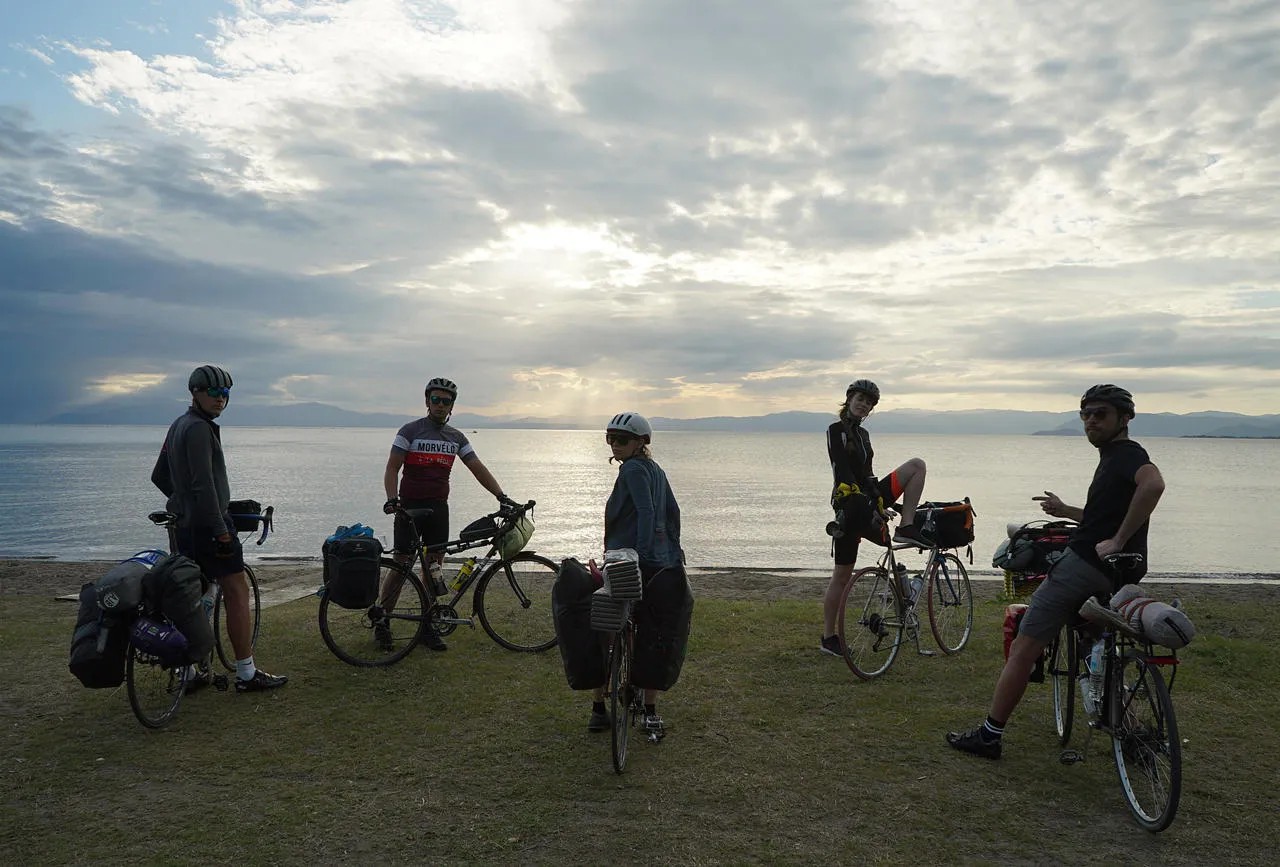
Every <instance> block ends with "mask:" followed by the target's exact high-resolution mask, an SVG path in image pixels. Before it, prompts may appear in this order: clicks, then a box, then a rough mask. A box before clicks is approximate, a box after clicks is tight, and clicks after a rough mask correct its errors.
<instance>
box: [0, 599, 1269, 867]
mask: <svg viewBox="0 0 1280 867" xmlns="http://www.w3.org/2000/svg"><path fill="white" fill-rule="evenodd" d="M980 592H982V593H984V594H985V595H986V596H988V597H990V595H991V593H992V592H993V591H991V590H982V591H980ZM1180 593H1181V595H1182V598H1183V599H1184V601H1186V602H1187V603H1188V605H1189V608H1190V610H1191V612H1192V614H1193V616H1194V618H1195V620H1196V622H1197V625H1198V626H1199V628H1200V630H1201V636H1200V637H1199V638H1198V639H1197V641H1196V642H1195V644H1193V645H1192V646H1191V647H1190V648H1188V649H1187V651H1186V652H1184V654H1183V657H1184V659H1185V664H1184V665H1183V666H1182V667H1181V671H1180V673H1179V675H1178V680H1177V684H1176V688H1175V690H1174V698H1175V702H1176V705H1177V709H1178V716H1179V722H1180V725H1181V727H1182V735H1183V737H1184V738H1185V739H1186V743H1185V744H1184V787H1183V800H1182V807H1181V810H1180V812H1179V815H1178V818H1177V820H1176V822H1175V823H1174V825H1173V827H1172V828H1171V829H1170V830H1168V831H1167V832H1165V833H1163V834H1160V835H1151V834H1147V833H1146V832H1143V831H1141V830H1140V829H1138V828H1137V827H1136V826H1135V825H1134V824H1133V823H1132V822H1131V821H1130V819H1129V815H1128V810H1127V808H1126V807H1125V804H1124V802H1123V799H1122V795H1121V793H1120V789H1119V786H1118V783H1117V780H1116V774H1115V767H1114V764H1113V763H1112V761H1111V758H1110V745H1109V742H1106V741H1104V739H1103V738H1101V737H1095V738H1094V739H1093V741H1092V743H1091V744H1090V750H1089V761H1088V762H1086V763H1085V764H1082V765H1076V766H1064V765H1061V764H1059V763H1058V761H1057V755H1058V748H1057V746H1056V741H1055V739H1054V738H1053V736H1052V719H1051V706H1050V698H1049V692H1048V686H1047V685H1035V684H1033V685H1032V686H1031V687H1030V688H1029V692H1028V696H1027V699H1026V700H1025V701H1024V703H1023V706H1022V708H1021V709H1020V711H1019V713H1018V715H1017V716H1016V717H1015V719H1014V721H1013V725H1012V726H1011V727H1010V729H1009V731H1008V733H1007V735H1006V747H1005V748H1006V752H1005V758H1004V759H1003V760H1001V761H1000V762H987V761H983V760H980V759H974V758H971V757H969V756H964V755H960V754H958V753H955V752H953V751H952V750H950V749H948V748H947V747H946V746H945V744H944V743H943V733H944V732H945V731H946V730H947V729H948V728H953V727H960V726H969V725H972V724H973V723H975V722H976V721H978V720H980V719H981V718H982V716H983V714H984V713H985V709H986V704H987V702H988V700H989V698H990V692H991V688H992V685H993V683H994V679H995V676H996V674H997V672H998V670H999V666H1000V664H1001V661H1002V659H1001V633H1000V629H1001V623H1002V619H1003V610H1004V605H1003V603H1001V602H998V601H996V600H994V599H992V598H986V599H980V602H979V606H978V611H977V616H976V632H975V634H974V636H973V638H972V639H971V643H970V646H969V648H968V649H967V650H966V651H965V652H964V653H962V654H961V655H959V656H958V657H954V658H934V659H925V658H922V657H918V656H915V655H914V654H913V653H912V654H904V655H902V656H901V657H900V658H899V660H898V661H897V663H896V664H895V666H894V668H893V669H892V670H891V671H890V672H889V674H888V675H887V676H885V677H883V678H881V679H880V680H878V681H875V682H872V683H861V682H858V681H856V680H855V679H854V678H853V677H852V675H851V674H850V673H849V671H848V669H847V668H845V666H844V664H843V663H842V662H840V661H838V660H835V659H832V658H830V657H826V656H822V655H820V654H818V653H817V652H816V644H817V634H816V631H815V628H814V618H815V609H816V603H815V602H806V603H800V602H776V603H762V602H732V601H719V600H701V601H699V603H698V607H697V609H696V610H695V614H694V634H693V638H692V641H691V644H690V651H689V658H688V662H687V663H686V665H685V669H684V674H683V676H682V678H681V681H680V683H679V684H678V685H677V687H676V688H675V689H674V690H673V691H672V692H671V693H670V694H669V695H668V696H667V697H666V698H665V700H664V702H663V703H662V704H661V705H660V708H661V710H662V711H663V713H664V716H665V717H666V720H667V722H668V725H669V731H670V734H669V735H668V737H667V739H666V740H665V741H664V742H663V743H662V744H660V745H658V746H649V745H647V744H643V743H636V744H634V745H633V755H632V760H631V766H630V767H629V768H628V771H627V773H626V774H625V775H623V776H617V775H615V774H614V773H613V770H612V767H611V765H610V760H609V745H608V735H607V734H605V735H598V734H590V733H588V732H587V731H586V730H585V722H586V717H587V711H588V701H587V700H586V697H585V696H584V695H582V694H574V693H571V692H569V691H568V690H567V689H566V687H565V684H564V678H563V673H562V671H561V667H560V659H559V656H558V654H557V653H556V652H555V651H552V652H551V653H550V654H544V655H541V656H537V657H527V656H517V655H514V654H510V653H508V652H506V651H503V650H501V649H499V648H498V647H497V646H496V645H494V644H493V643H492V642H491V641H490V640H489V639H488V638H487V637H486V636H485V635H484V634H483V632H480V631H478V630H477V631H476V632H474V633H473V632H469V631H467V632H460V633H456V634H455V635H454V636H453V637H452V639H451V645H452V647H451V649H450V650H449V652H448V653H447V654H443V655H441V654H432V653H429V652H427V651H425V650H421V649H420V650H418V651H416V652H415V653H414V654H412V655H411V656H410V657H409V658H408V659H406V660H405V661H404V662H402V663H401V664H400V665H398V666H397V667H395V668H392V669H391V670H387V671H367V670H357V669H354V668H350V667H348V666H345V665H343V664H342V663H341V662H339V661H338V660H336V659H335V658H333V657H332V656H331V655H330V654H329V653H328V651H327V650H326V649H325V648H324V646H323V644H322V643H321V641H320V637H319V633H318V631H317V629H316V625H315V613H316V603H315V600H314V599H306V600H301V601H299V602H294V603H291V604H288V605H284V606H281V607H278V608H273V609H270V610H268V611H266V612H265V613H264V633H263V639H262V641H261V643H260V645H259V649H258V659H259V660H260V661H261V662H263V663H264V665H265V667H267V668H268V669H269V670H272V671H276V670H279V671H282V672H284V673H288V674H289V675H291V677H292V682H291V684H290V685H289V686H288V687H287V688H286V689H284V690H282V691H280V692H278V693H275V694H270V695H266V696H237V695H234V694H233V693H230V694H221V693H215V692H212V691H206V692H202V693H200V694H198V695H196V696H193V697H192V698H191V699H190V700H189V701H188V702H186V703H184V705H183V707H182V709H181V712H180V715H179V718H178V720H177V721H176V722H175V723H174V724H173V725H172V726H171V727H170V728H168V729H166V730H163V731H160V732H150V731H146V730H144V729H143V728H142V727H141V726H139V725H138V723H137V722H136V721H135V720H134V719H133V716H132V714H131V713H130V711H129V707H128V699H127V697H126V695H125V693H124V690H123V688H121V689H120V690H102V691H90V690H85V689H82V688H81V687H80V686H79V684H78V683H77V682H76V681H75V680H74V679H73V678H72V677H71V676H70V675H69V674H68V673H67V670H66V651H67V645H68V643H69V635H70V632H71V627H72V622H73V619H74V610H73V609H74V606H70V605H66V604H65V603H55V602H51V601H46V600H45V599H39V598H32V597H17V598H8V599H5V600H3V609H0V684H3V686H2V687H0V724H2V725H3V729H2V731H0V785H3V793H0V851H2V852H5V853H7V854H6V856H5V857H4V860H5V861H6V862H8V863H15V864H17V863H21V864H74V863H90V862H93V863H97V864H101V863H173V864H181V863H209V862H210V861H219V862H223V861H225V862H236V863H243V864H273V863H287V864H300V863H305V864H329V863H340V862H366V861H367V862H373V861H376V862H377V863H380V864H410V863H422V862H424V861H426V860H428V859H431V860H439V861H443V862H444V863H467V862H470V863H588V862H593V863H599V862H603V861H606V860H613V861H618V862H631V861H638V860H640V859H642V858H647V859H651V860H653V861H656V862H659V863H679V864H740V863H778V862H788V863H817V862H834V863H858V864H867V863H870V864H882V863H883V864H896V863H906V862H916V861H922V860H923V861H927V862H930V863H979V862H1005V863H1019V864H1021V863H1045V864H1051V863H1073V864H1076V863H1104V862H1115V861H1118V860H1124V861H1133V862H1137V863H1153V864H1202V863H1214V862H1221V861H1225V860H1228V859H1229V860H1231V861H1233V862H1234V863H1235V864H1262V863H1264V862H1265V863H1274V858H1273V856H1274V853H1275V851H1276V850H1277V849H1280V822H1277V813H1276V806H1275V794H1274V792H1275V789H1274V785H1275V780H1276V779H1277V768H1278V766H1280V763H1278V762H1277V755H1278V754H1280V745H1278V744H1277V739H1276V736H1275V732H1276V730H1277V729H1276V722H1275V720H1276V715H1277V712H1278V711H1280V701H1278V699H1280V666H1276V665H1275V664H1274V663H1273V662H1272V663H1268V662H1266V660H1267V659H1269V658H1271V654H1270V653H1269V652H1266V650H1265V647H1266V645H1264V640H1265V639H1266V638H1268V637H1270V636H1274V635H1276V634H1280V633H1278V628H1280V609H1278V608H1277V607H1276V606H1275V604H1274V603H1275V602H1276V601H1280V588H1275V589H1272V590H1270V591H1267V592H1263V593H1261V594H1260V595H1261V596H1262V597H1264V600H1263V601H1268V602H1269V603H1270V604H1259V599H1258V598H1257V597H1258V595H1259V594H1252V595H1253V596H1254V597H1255V598H1254V600H1253V601H1251V602H1249V603H1247V604H1245V603H1240V602H1233V601H1231V596H1230V593H1229V592H1223V591H1219V590H1213V589H1210V588H1189V589H1186V590H1185V591H1182V590H1180Z"/></svg>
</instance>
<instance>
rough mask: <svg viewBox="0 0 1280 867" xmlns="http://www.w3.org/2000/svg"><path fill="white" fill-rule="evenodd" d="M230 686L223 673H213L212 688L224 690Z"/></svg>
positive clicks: (219, 690)
mask: <svg viewBox="0 0 1280 867" xmlns="http://www.w3.org/2000/svg"><path fill="white" fill-rule="evenodd" d="M230 686H231V682H230V681H229V680H227V676H226V675H225V674H215V675H214V676H213V688H214V689H216V690H217V691H218V692H226V691H227V689H228V688H229V687H230Z"/></svg>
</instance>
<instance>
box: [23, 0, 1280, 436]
mask: <svg viewBox="0 0 1280 867" xmlns="http://www.w3.org/2000/svg"><path fill="white" fill-rule="evenodd" d="M0 9H2V10H3V14H0V302H2V303H3V307H2V308H0V309H2V310H3V314H2V315H0V362H3V364H4V371H5V375H4V376H3V377H0V421H9V422H13V421H35V420H40V419H43V418H46V417H48V416H49V415H51V414H53V413H55V412H58V411H60V410H64V409H69V408H71V407H75V406H81V405H83V404H85V403H89V402H93V401H97V400H102V399H106V398H112V397H119V396H122V395H129V394H131V393H135V392H137V393H140V394H144V395H145V394H158V393H173V394H176V395H181V393H182V387H183V385H184V383H185V377H186V374H187V373H188V372H189V370H190V369H191V368H192V367H193V366H194V365H196V364H199V363H203V362H214V363H219V364H222V365H224V366H226V367H228V368H229V369H230V370H231V371H232V373H233V375H234V376H235V378H236V383H237V385H236V393H237V395H238V398H237V399H238V400H243V401H251V402H291V401H299V400H320V401H324V402H326V403H331V404H335V405H338V406H342V407H346V408H349V409H356V410H386V411H412V410H414V409H416V408H418V407H420V405H421V393H422V392H421V388H422V384H423V382H424V381H425V379H427V378H428V377H430V376H433V375H446V376H449V377H451V378H453V379H456V380H457V381H458V382H459V383H460V384H461V386H462V401H461V406H462V408H463V409H464V410H468V411H476V412H484V413H490V414H508V413H510V414H517V415H529V414H536V415H547V414H557V413H572V414H588V415H591V414H594V415H607V414H611V413H613V412H615V411H617V410H618V409H623V408H626V409H638V410H640V411H642V412H647V413H650V414H654V415H667V416H685V417H690V416H700V415H712V414H726V415H759V414H764V413H767V412H776V411H782V410H788V409H807V410H827V409H830V408H831V407H832V405H833V404H834V403H836V402H838V401H839V399H840V398H841V397H842V396H843V391H844V387H845V385H846V384H847V383H848V382H849V380H850V379H852V378H854V377H857V376H869V377H871V378H874V379H875V380H877V381H878V382H879V383H880V384H881V387H882V389H883V390H884V392H885V400H884V402H883V403H882V408H885V409H894V408H902V407H917V408H936V409H970V408H979V407H993V408H1021V409H1052V410H1061V409H1064V408H1071V406H1072V403H1073V398H1074V396H1075V395H1078V394H1079V392H1080V391H1081V389H1082V388H1083V387H1084V386H1086V385H1088V384H1090V383H1092V382H1096V381H1103V380H1106V381H1116V382H1121V383H1123V384H1126V385H1128V386H1129V387H1130V388H1132V389H1133V390H1134V391H1135V392H1136V393H1137V395H1138V405H1139V410H1144V409H1145V410H1151V411H1172V412H1187V411H1194V410H1205V409H1220V410H1233V411H1239V412H1248V413H1266V412H1277V411H1280V377H1277V369H1278V368H1280V52H1278V51H1277V50H1276V46H1277V45H1280V3H1277V2H1227V0H1221V2H1208V0H1206V2H1190V0H1186V2H1169V0H1130V2H1124V3H1115V2H1076V0H1058V2H1011V0H973V2H969V0H936V2H935V0H864V2H836V0H805V2H788V0H576V2H575V0H475V2H472V0H453V2H427V0H419V2H410V0H347V2H339V0H327V2H309V0H296V2H290V0H261V2H260V0H234V2H230V0H111V2H89V0H42V2H40V3H19V2H17V0H0Z"/></svg>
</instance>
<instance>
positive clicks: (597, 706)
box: [591, 701, 604, 713]
mask: <svg viewBox="0 0 1280 867" xmlns="http://www.w3.org/2000/svg"><path fill="white" fill-rule="evenodd" d="M591 712H592V713H604V702H602V701H593V702H591Z"/></svg>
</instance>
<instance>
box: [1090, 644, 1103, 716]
mask: <svg viewBox="0 0 1280 867" xmlns="http://www.w3.org/2000/svg"><path fill="white" fill-rule="evenodd" d="M1103 644H1104V642H1103V641H1102V639H1098V640H1097V641H1095V642H1094V644H1093V650H1092V651H1091V652H1090V653H1089V694H1090V698H1092V699H1093V701H1092V702H1090V703H1091V704H1092V705H1093V706H1094V707H1095V708H1096V707H1098V705H1099V703H1100V701H1101V699H1102V652H1103ZM1090 713H1093V711H1090Z"/></svg>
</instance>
